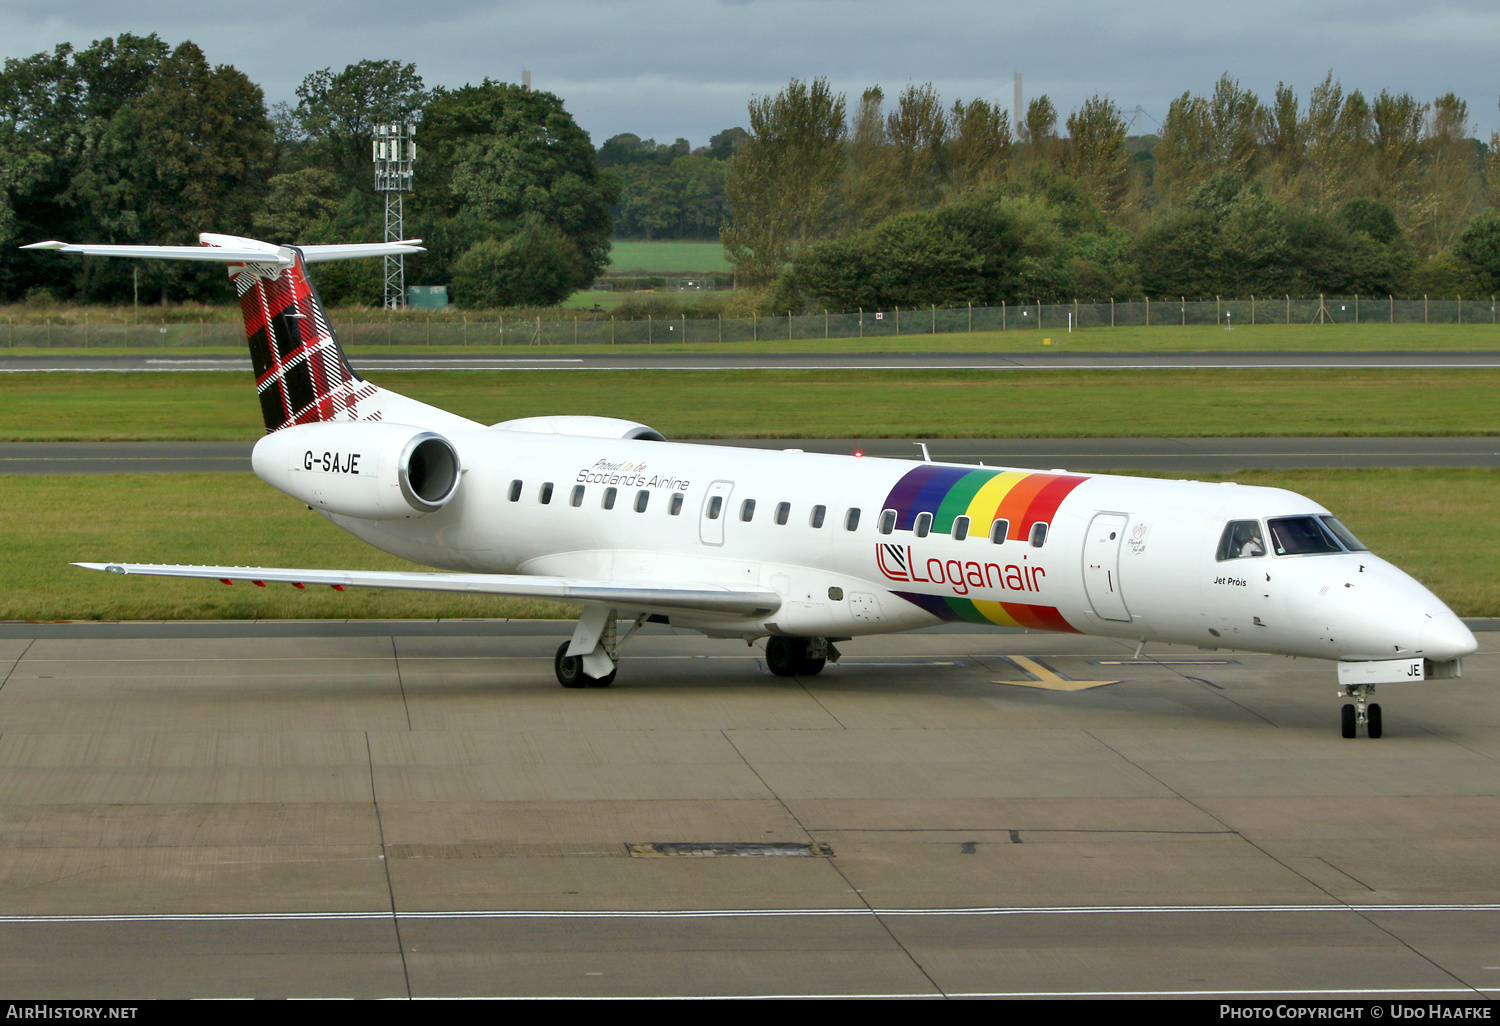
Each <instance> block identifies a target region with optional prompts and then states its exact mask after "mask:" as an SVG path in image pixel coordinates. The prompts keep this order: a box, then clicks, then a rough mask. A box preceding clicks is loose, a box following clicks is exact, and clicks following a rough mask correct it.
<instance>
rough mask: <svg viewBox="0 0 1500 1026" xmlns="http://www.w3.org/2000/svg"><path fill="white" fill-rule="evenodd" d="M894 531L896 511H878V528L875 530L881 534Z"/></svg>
mask: <svg viewBox="0 0 1500 1026" xmlns="http://www.w3.org/2000/svg"><path fill="white" fill-rule="evenodd" d="M895 529H896V511H895V510H893V509H883V510H881V511H880V526H879V527H878V528H877V530H878V531H879V532H880V533H881V534H890V533H891V532H892V531H894V530H895Z"/></svg>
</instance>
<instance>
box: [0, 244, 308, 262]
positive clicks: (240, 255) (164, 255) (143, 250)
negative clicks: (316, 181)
mask: <svg viewBox="0 0 1500 1026" xmlns="http://www.w3.org/2000/svg"><path fill="white" fill-rule="evenodd" d="M21 248H22V249H45V250H51V251H53V252H54V253H78V254H80V255H82V256H107V257H134V258H136V259H137V260H211V261H213V262H215V263H220V264H247V263H255V264H277V265H279V266H281V267H290V266H291V265H292V253H291V250H287V251H286V253H285V254H282V253H280V252H279V251H278V249H277V248H276V247H271V248H270V251H269V252H267V251H266V250H264V249H250V248H248V247H236V248H233V249H231V248H229V247H225V246H104V245H94V244H93V243H82V244H79V245H71V244H69V243H66V242H33V243H32V244H31V245H29V246H22V247H21Z"/></svg>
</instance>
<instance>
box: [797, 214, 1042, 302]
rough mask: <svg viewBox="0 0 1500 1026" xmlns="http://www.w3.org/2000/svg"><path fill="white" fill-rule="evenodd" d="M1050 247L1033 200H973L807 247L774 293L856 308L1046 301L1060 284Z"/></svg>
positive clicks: (891, 220)
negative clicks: (780, 287)
mask: <svg viewBox="0 0 1500 1026" xmlns="http://www.w3.org/2000/svg"><path fill="white" fill-rule="evenodd" d="M1055 249H1056V231H1055V225H1054V224H1053V222H1052V220H1051V217H1050V214H1049V213H1048V212H1046V211H1045V210H1044V209H1039V207H1038V205H1037V204H1035V203H1034V202H1033V201H1029V200H1026V201H1020V202H1019V203H1017V202H1014V201H1009V200H1003V199H1000V198H998V196H997V195H996V194H994V193H991V194H989V195H976V196H973V197H970V198H968V199H965V200H962V201H958V202H953V203H949V204H946V205H944V206H941V207H938V208H937V209H934V210H914V211H907V212H905V213H901V214H897V215H895V216H894V217H890V218H887V219H886V220H884V221H882V222H881V223H880V224H879V225H876V226H875V227H874V228H871V229H867V230H865V231H861V232H854V233H851V234H849V235H846V236H843V237H842V238H838V239H833V240H829V241H825V242H820V243H816V244H814V245H813V246H810V247H809V248H807V249H806V250H804V251H803V252H802V253H801V254H799V255H798V257H797V258H796V259H795V260H794V261H793V263H792V266H791V268H790V269H789V270H788V272H787V274H786V276H785V278H784V279H783V281H782V292H783V293H784V294H786V295H788V296H789V297H791V301H792V305H796V301H797V300H798V299H800V300H801V301H802V302H803V303H812V304H817V305H821V306H827V307H837V308H842V309H854V308H856V307H862V308H864V309H866V310H879V309H889V308H891V307H895V306H905V307H914V306H915V307H920V306H926V305H928V304H934V305H945V304H953V303H964V302H974V303H998V302H999V301H1000V300H1002V299H1006V300H1015V299H1017V298H1020V297H1021V296H1026V297H1027V298H1035V297H1036V296H1038V295H1041V296H1042V298H1047V299H1052V298H1056V297H1057V295H1058V294H1059V293H1060V292H1061V291H1062V287H1061V283H1062V282H1063V281H1064V280H1065V278H1064V274H1063V272H1062V269H1061V266H1060V265H1059V264H1057V262H1056V261H1055V260H1054V259H1052V258H1053V256H1054V254H1055ZM1039 285H1045V287H1044V288H1041V289H1039Z"/></svg>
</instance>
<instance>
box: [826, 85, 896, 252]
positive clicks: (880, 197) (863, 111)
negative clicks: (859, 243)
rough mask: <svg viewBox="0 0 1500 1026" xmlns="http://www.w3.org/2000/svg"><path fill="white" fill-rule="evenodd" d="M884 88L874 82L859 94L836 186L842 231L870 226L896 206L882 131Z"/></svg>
mask: <svg viewBox="0 0 1500 1026" xmlns="http://www.w3.org/2000/svg"><path fill="white" fill-rule="evenodd" d="M884 106H885V91H884V90H883V89H881V88H880V87H879V86H878V85H877V86H871V87H870V88H868V89H866V90H865V91H864V92H863V93H861V94H860V97H859V104H858V105H857V106H856V107H855V109H854V117H853V123H852V125H851V130H850V133H849V138H848V142H847V143H846V146H845V150H846V152H847V155H848V156H847V163H846V164H845V170H844V174H843V177H842V180H841V181H840V183H839V187H838V197H839V219H838V227H839V229H840V230H842V231H858V230H860V229H862V228H870V227H873V226H874V225H876V224H878V223H879V222H881V221H883V220H885V218H887V217H889V216H890V215H891V214H893V213H894V212H895V211H896V210H897V209H898V198H897V195H896V192H895V190H893V189H891V188H890V187H889V185H888V184H887V180H888V179H889V177H890V175H891V162H892V160H891V157H892V154H891V145H890V138H889V136H888V135H887V134H886V116H885V110H884Z"/></svg>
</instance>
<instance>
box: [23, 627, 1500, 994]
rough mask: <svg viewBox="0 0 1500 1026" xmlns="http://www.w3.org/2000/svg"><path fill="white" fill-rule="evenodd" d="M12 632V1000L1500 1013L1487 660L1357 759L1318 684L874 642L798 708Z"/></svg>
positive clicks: (1047, 652) (466, 652) (922, 641)
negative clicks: (662, 1002) (779, 1002)
mask: <svg viewBox="0 0 1500 1026" xmlns="http://www.w3.org/2000/svg"><path fill="white" fill-rule="evenodd" d="M0 627H3V628H4V630H0V675H3V679H0V916H3V918H0V979H3V980H5V981H6V983H7V984H8V985H9V986H8V988H7V989H10V990H13V991H16V992H21V993H31V994H46V995H49V996H53V997H68V998H78V999H87V998H89V997H92V996H97V995H102V994H108V995H110V996H112V997H116V998H132V997H137V996H139V997H149V996H155V997H226V998H228V997H267V998H271V997H298V996H306V997H391V998H424V997H449V998H462V997H488V996H508V997H518V998H530V997H550V996H571V997H579V998H596V997H598V998H619V997H627V998H628V997H653V998H705V997H718V998H729V997H798V996H802V997H849V996H868V997H894V996H913V997H915V996H927V997H945V996H948V997H952V996H1004V997H1020V996H1032V997H1036V996H1054V997H1064V996H1066V997H1084V996H1092V997H1107V996H1114V997H1123V996H1142V997H1145V996H1155V997H1171V996H1176V997H1208V996H1217V997H1222V998H1230V999H1232V998H1253V997H1262V998H1265V997H1277V996H1282V997H1293V996H1296V997H1316V998H1332V997H1342V998H1351V997H1360V998H1376V997H1382V998H1402V997H1406V998H1414V997H1418V996H1424V997H1431V998H1439V997H1461V998H1466V999H1470V1000H1474V1001H1477V1000H1482V999H1484V998H1485V997H1488V996H1491V995H1493V994H1495V993H1497V992H1500V960H1497V958H1496V952H1495V944H1494V938H1495V936H1496V934H1497V914H1500V896H1497V894H1496V889H1495V883H1494V882H1495V880H1496V879H1497V869H1496V866H1497V856H1496V852H1497V851H1500V847H1497V843H1496V839H1497V837H1500V815H1497V801H1500V799H1497V798H1496V795H1497V794H1500V746H1497V728H1496V727H1495V724H1496V723H1500V718H1497V706H1496V703H1497V697H1496V696H1497V695H1500V691H1497V690H1496V688H1495V682H1496V671H1497V667H1500V662H1497V660H1500V647H1497V642H1496V640H1495V639H1496V635H1494V634H1481V635H1480V636H1479V641H1480V652H1479V653H1478V654H1476V655H1475V656H1473V657H1471V658H1469V659H1466V660H1465V666H1464V676H1463V677H1462V678H1461V679H1455V680H1450V681H1443V682H1440V683H1441V686H1431V685H1413V686H1410V687H1399V686H1393V687H1391V688H1390V689H1388V690H1387V689H1384V688H1383V689H1382V695H1381V697H1382V700H1383V702H1384V704H1385V710H1386V725H1387V730H1386V734H1385V737H1384V738H1383V739H1381V740H1378V741H1372V740H1370V739H1368V738H1359V739H1356V740H1345V739H1342V738H1341V737H1340V736H1339V730H1338V710H1337V699H1336V698H1335V697H1334V694H1333V692H1334V689H1335V686H1336V682H1335V680H1334V679H1333V678H1334V677H1335V675H1334V674H1333V672H1332V668H1331V667H1330V666H1329V665H1328V664H1326V663H1324V662H1321V661H1319V660H1296V661H1289V660H1284V659H1281V658H1279V657H1271V656H1260V655H1255V654H1250V653H1239V654H1236V656H1235V658H1234V659H1233V660H1232V661H1230V660H1226V661H1225V663H1224V665H1220V666H1213V667H1205V666H1195V667H1193V668H1192V671H1193V673H1195V674H1199V675H1201V676H1198V677H1187V676H1184V674H1183V670H1184V669H1186V668H1185V667H1183V668H1179V667H1175V666H1173V665H1169V664H1170V663H1171V662H1174V661H1177V660H1184V659H1193V658H1197V657H1198V655H1199V653H1198V652H1197V650H1196V649H1192V648H1187V647H1181V648H1174V647H1171V646H1164V645H1163V646H1156V647H1154V648H1153V649H1152V651H1151V653H1150V654H1151V656H1152V657H1153V658H1150V659H1143V660H1139V661H1132V662H1131V664H1130V665H1129V666H1128V667H1125V666H1121V667H1118V668H1115V667H1111V674H1112V675H1116V676H1120V677H1122V678H1127V679H1124V680H1121V681H1120V683H1119V684H1117V685H1115V686H1113V687H1111V688H1107V689H1101V690H1099V691H1094V692H1085V693H1076V694H1066V693H1057V692H1050V691H1035V690H1029V689H1018V688H1007V687H1003V686H997V685H995V684H994V683H992V682H993V680H994V678H995V677H996V676H997V675H998V674H999V673H1000V672H1002V668H1003V667H1007V666H1010V665H1011V664H1012V662H1013V661H1014V660H1015V659H1016V658H1017V657H1020V656H1026V657H1028V658H1031V659H1033V660H1037V659H1040V660H1044V661H1045V663H1046V664H1047V665H1048V666H1051V667H1054V668H1055V669H1056V670H1057V672H1059V673H1064V674H1067V675H1069V676H1073V677H1081V676H1083V675H1086V674H1087V673H1090V672H1094V670H1093V668H1094V666H1095V664H1096V663H1097V662H1098V661H1101V660H1105V659H1109V660H1120V661H1122V662H1123V661H1124V660H1125V659H1126V657H1127V656H1128V655H1129V653H1130V651H1131V646H1130V645H1129V644H1128V643H1123V642H1112V641H1108V640H1106V639H1100V638H1090V637H1082V636H1071V635H1047V634H1038V633H1026V632H1019V631H1015V632H1008V633H1000V632H982V631H979V630H977V629H972V628H971V629H966V630H934V631H921V632H914V633H912V634H907V635H900V636H891V637H873V638H860V639H855V640H853V641H851V642H848V643H847V647H846V649H845V653H846V656H847V658H846V659H845V660H843V661H841V662H840V663H839V664H837V665H835V666H829V667H827V668H826V669H825V671H824V672H823V673H822V674H820V675H818V676H817V677H815V678H799V679H787V678H777V677H770V676H767V675H766V674H764V672H762V671H761V670H760V669H759V667H758V666H757V662H758V653H757V652H756V651H754V650H753V649H746V648H745V646H744V645H743V644H742V643H738V642H726V641H714V640H711V639H706V638H703V637H700V636H697V635H690V634H685V633H683V632H680V631H675V630H673V629H671V628H667V627H659V628H657V629H654V630H648V631H643V632H642V633H641V636H639V637H633V638H632V640H631V643H630V647H629V650H628V652H627V653H626V655H625V659H624V662H623V663H622V667H621V672H620V678H619V680H618V681H617V683H616V684H615V686H614V687H612V688H608V689H588V690H586V691H582V692H575V691H572V690H565V689H562V688H559V687H558V686H557V684H556V682H555V680H554V677H553V672H552V670H553V667H552V660H553V653H554V652H555V650H556V646H557V644H558V641H559V638H558V634H559V633H562V634H566V633H567V630H568V627H569V625H568V624H567V623H566V622H563V621H547V622H529V623H527V622H520V621H490V622H485V621H448V622H443V623H438V624H422V623H416V622H410V621H407V622H387V623H357V624H356V623H332V624H317V623H307V622H302V623H286V624H274V623H261V624H227V625H225V624H212V623H203V624H6V625H0ZM173 637H175V638H178V639H179V640H175V641H163V640H160V639H164V638H173ZM710 842H711V843H710ZM648 848H649V849H652V850H654V851H656V852H658V853H659V854H655V855H653V854H650V853H649V852H648V851H646V850H645V849H648ZM669 848H670V849H672V850H674V851H675V850H678V849H681V850H684V851H686V850H692V851H695V852H698V854H693V855H676V856H671V855H668V854H667V849H669ZM804 849H806V850H809V851H810V850H812V849H817V854H816V855H815V856H808V857H774V856H775V854H776V853H779V852H790V851H792V850H799V851H800V850H804ZM751 850H754V851H759V852H762V854H760V855H743V854H735V852H737V851H751Z"/></svg>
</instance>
